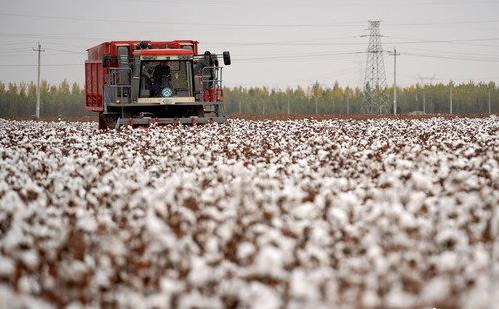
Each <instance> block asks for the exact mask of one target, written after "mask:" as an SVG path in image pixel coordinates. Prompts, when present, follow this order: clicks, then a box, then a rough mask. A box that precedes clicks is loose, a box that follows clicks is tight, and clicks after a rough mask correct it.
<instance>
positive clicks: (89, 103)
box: [85, 40, 231, 129]
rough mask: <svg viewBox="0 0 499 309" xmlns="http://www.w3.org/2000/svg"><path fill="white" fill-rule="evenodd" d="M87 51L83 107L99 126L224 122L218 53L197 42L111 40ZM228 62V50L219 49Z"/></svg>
mask: <svg viewBox="0 0 499 309" xmlns="http://www.w3.org/2000/svg"><path fill="white" fill-rule="evenodd" d="M87 51H88V60H87V61H85V108H86V109H87V110H91V111H95V112H98V113H99V128H101V129H107V128H119V127H121V126H123V125H132V126H141V125H149V124H151V123H157V124H171V123H173V124H175V123H185V124H195V123H208V122H218V123H223V122H225V116H224V114H223V88H222V67H221V66H219V61H218V58H219V56H220V55H217V54H212V53H210V52H205V53H203V54H201V55H200V54H198V42H197V41H189V40H178V41H168V42H166V41H165V42H154V41H112V42H105V43H102V44H100V45H97V46H95V47H92V48H90V49H88V50H87ZM223 61H224V64H225V65H230V63H231V60H230V54H229V52H224V53H223Z"/></svg>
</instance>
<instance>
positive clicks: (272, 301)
mask: <svg viewBox="0 0 499 309" xmlns="http://www.w3.org/2000/svg"><path fill="white" fill-rule="evenodd" d="M239 296H240V298H241V300H242V301H243V303H242V304H241V305H243V306H245V307H247V308H252V309H257V308H258V309H274V308H279V307H281V305H282V302H281V300H280V298H279V296H278V294H277V293H276V292H275V291H274V290H273V289H271V288H269V287H267V286H265V285H263V284H261V283H258V282H252V283H251V284H250V285H249V286H248V287H247V288H246V289H243V290H241V291H240V295H239Z"/></svg>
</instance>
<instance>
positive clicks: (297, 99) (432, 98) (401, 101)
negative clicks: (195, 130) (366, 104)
mask: <svg viewBox="0 0 499 309" xmlns="http://www.w3.org/2000/svg"><path fill="white" fill-rule="evenodd" d="M451 87H452V88H453V89H452V90H453V112H454V113H487V112H488V99H489V93H490V97H491V110H492V112H498V111H499V106H498V102H497V101H499V91H498V88H497V87H496V85H495V83H493V82H491V83H488V84H487V83H473V82H468V83H463V84H455V83H452V82H450V83H448V84H443V83H440V84H436V85H428V86H424V87H423V86H420V85H413V86H408V87H405V88H397V93H398V95H397V102H398V103H397V105H398V112H399V113H410V112H415V111H423V108H424V107H425V110H426V113H430V114H437V113H449V100H450V89H451ZM388 93H389V94H390V102H392V101H393V96H392V93H393V88H390V89H388ZM224 96H225V103H226V104H225V111H226V112H227V113H228V114H239V113H242V114H286V113H287V110H288V102H289V110H290V113H291V114H305V115H313V114H315V106H316V104H317V112H318V114H347V113H352V114H357V113H361V111H362V109H361V107H362V104H363V101H364V95H363V91H362V89H359V88H350V87H341V86H340V85H339V84H338V83H337V82H335V83H334V86H333V87H332V88H324V87H322V86H321V85H320V84H319V83H317V82H316V83H314V84H313V85H312V86H310V87H308V88H307V89H303V88H301V87H298V88H296V89H290V88H288V89H268V88H266V87H252V88H242V87H234V88H226V89H225V90H224ZM423 102H425V103H426V104H424V103H423ZM390 110H393V107H392V106H391V109H390Z"/></svg>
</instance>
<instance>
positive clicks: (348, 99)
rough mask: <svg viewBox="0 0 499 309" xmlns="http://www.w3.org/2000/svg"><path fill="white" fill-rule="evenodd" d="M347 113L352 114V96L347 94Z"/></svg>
mask: <svg viewBox="0 0 499 309" xmlns="http://www.w3.org/2000/svg"><path fill="white" fill-rule="evenodd" d="M347 115H350V96H348V95H347Z"/></svg>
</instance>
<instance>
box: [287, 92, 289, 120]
mask: <svg viewBox="0 0 499 309" xmlns="http://www.w3.org/2000/svg"><path fill="white" fill-rule="evenodd" d="M286 98H287V99H288V115H289V93H288V95H287V96H286Z"/></svg>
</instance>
